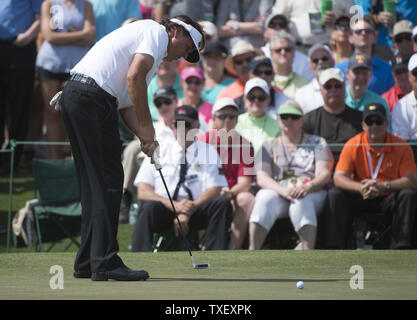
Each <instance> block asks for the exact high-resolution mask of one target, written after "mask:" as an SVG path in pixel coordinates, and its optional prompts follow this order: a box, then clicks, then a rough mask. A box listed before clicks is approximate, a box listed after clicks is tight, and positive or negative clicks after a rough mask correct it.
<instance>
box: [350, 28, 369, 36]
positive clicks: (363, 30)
mask: <svg viewBox="0 0 417 320" xmlns="http://www.w3.org/2000/svg"><path fill="white" fill-rule="evenodd" d="M353 32H354V33H356V34H358V35H359V34H361V33H362V32H365V34H371V33H374V30H372V29H369V28H366V29H356V30H353Z"/></svg>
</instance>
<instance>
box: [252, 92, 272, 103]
mask: <svg viewBox="0 0 417 320" xmlns="http://www.w3.org/2000/svg"><path fill="white" fill-rule="evenodd" d="M247 98H248V100H249V101H250V102H254V101H255V100H258V101H259V102H264V101H266V99H268V97H267V96H266V95H260V96H255V95H254V94H251V93H249V94H248V96H247Z"/></svg>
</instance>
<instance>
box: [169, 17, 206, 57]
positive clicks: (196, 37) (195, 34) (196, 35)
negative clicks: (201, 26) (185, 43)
mask: <svg viewBox="0 0 417 320" xmlns="http://www.w3.org/2000/svg"><path fill="white" fill-rule="evenodd" d="M169 21H171V22H174V23H176V24H179V25H180V26H182V27H184V29H185V30H187V32H188V33H189V34H190V37H191V39H192V40H193V42H194V46H195V50H194V51H193V52H191V53H190V54H189V55H188V57H187V58H185V60H187V61H188V62H192V63H194V62H198V61H200V52H199V50H200V43H201V41H202V40H203V35H202V34H201V33H200V32H199V31H198V30H197V29H196V28H194V27H193V26H192V25H190V24H188V23H185V22H184V21H181V20H179V19H175V18H173V19H170V20H169Z"/></svg>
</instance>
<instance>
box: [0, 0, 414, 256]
mask: <svg viewBox="0 0 417 320" xmlns="http://www.w3.org/2000/svg"><path fill="white" fill-rule="evenodd" d="M325 4H326V5H327V7H325ZM329 4H330V6H329ZM179 14H184V15H188V16H189V17H191V18H192V19H194V20H195V21H199V23H200V24H201V26H202V28H203V30H204V32H205V39H206V46H205V49H204V51H202V54H201V60H200V62H199V63H189V62H187V61H164V62H163V63H162V64H160V65H159V67H158V69H157V71H156V75H155V76H154V78H153V79H152V80H151V81H150V84H149V87H148V91H147V94H148V104H149V108H150V111H151V116H152V119H153V121H154V127H155V132H156V139H157V140H158V141H159V143H160V157H161V163H162V165H163V169H162V170H163V172H164V174H165V176H166V178H167V181H168V186H169V190H170V192H172V196H173V198H174V202H175V204H176V209H177V212H178V214H179V218H180V220H181V222H182V225H183V226H184V230H185V231H186V232H187V233H188V234H194V233H195V234H196V236H197V239H198V242H199V246H200V248H202V249H207V250H209V249H246V248H248V249H251V250H254V249H261V248H263V247H264V246H265V242H266V239H267V236H268V233H269V232H270V231H271V230H275V229H274V228H273V226H274V225H275V224H277V223H278V224H279V223H280V221H281V220H282V219H283V218H287V217H288V218H289V219H290V221H291V224H292V226H293V229H294V231H295V232H296V236H297V244H296V246H295V249H314V248H316V247H321V248H342V249H343V248H355V247H356V248H362V247H363V243H364V242H363V241H362V240H363V239H359V240H358V239H356V240H357V241H356V242H355V241H353V240H352V237H353V235H358V234H360V235H361V237H364V231H367V229H366V228H367V226H366V221H361V219H362V218H363V217H362V216H361V213H362V212H374V213H375V212H383V213H384V214H385V215H388V216H389V217H390V219H391V223H392V239H391V243H390V247H391V248H393V249H399V248H416V247H417V218H416V215H417V169H416V159H415V158H414V154H413V149H412V147H413V148H414V150H415V149H416V148H417V146H416V145H415V143H416V142H417V2H415V1H412V0H396V1H382V0H377V1H371V0H361V1H360V0H349V1H346V0H333V1H321V0H314V1H310V0H291V1H290V0H169V1H167V0H22V1H18V2H16V1H13V0H3V1H1V3H0V125H1V130H0V147H1V148H3V149H7V148H9V147H10V141H11V140H17V141H25V140H26V141H36V140H45V141H48V142H64V141H66V139H67V137H66V133H65V128H64V126H63V123H62V119H61V114H60V111H57V110H55V109H52V108H50V107H49V101H50V100H51V98H52V97H53V96H54V95H55V94H56V93H57V92H58V91H60V90H61V88H62V87H63V86H64V85H65V83H66V81H68V79H69V77H70V70H71V69H72V68H73V67H74V66H75V64H76V63H77V62H78V61H79V60H80V59H81V58H82V57H83V55H85V54H86V52H87V51H88V50H89V48H90V47H91V46H93V45H94V44H95V43H96V42H98V41H100V39H101V38H103V37H105V36H106V35H107V34H109V33H110V32H112V31H113V30H115V29H117V28H119V27H123V26H125V25H126V24H129V23H135V21H137V20H141V19H154V20H155V21H157V22H160V21H161V20H162V18H163V17H165V16H169V17H174V16H176V15H179ZM139 116H140V115H139ZM126 130H127V129H126V127H125V126H124V124H123V121H122V120H120V136H121V139H122V140H123V142H124V143H125V149H124V152H123V158H122V159H121V161H122V164H123V168H124V172H125V180H124V185H123V188H124V192H123V198H122V203H121V209H120V223H128V222H129V212H130V211H131V210H130V209H131V207H132V204H133V203H134V202H136V201H140V210H139V213H138V217H137V220H136V222H135V229H134V232H133V235H132V250H133V251H150V250H152V248H153V246H154V243H153V239H154V238H153V234H154V233H163V232H165V231H166V230H167V229H172V228H174V231H175V235H177V236H178V232H179V228H178V225H177V222H176V220H175V219H173V217H172V215H171V214H172V209H171V207H170V204H169V202H168V201H167V195H166V193H165V191H164V188H163V187H162V186H161V180H160V179H159V178H158V175H157V172H156V170H155V168H153V166H152V165H151V162H150V160H149V159H148V158H147V157H146V156H144V154H143V153H141V146H140V141H139V140H138V139H137V138H135V137H134V136H133V135H131V134H130V133H129V132H127V133H126ZM413 140H415V141H413ZM68 156H71V153H70V150H69V148H65V147H63V146H55V145H53V144H51V145H48V148H47V149H46V150H45V149H42V148H40V147H36V146H33V145H28V146H25V147H23V146H22V145H20V146H18V147H17V149H16V152H15V156H14V161H15V163H14V165H15V167H16V168H18V167H19V166H21V165H23V164H24V163H25V161H28V160H31V159H32V158H33V157H47V158H51V159H59V158H64V157H68ZM9 171H10V160H9V158H8V154H7V153H0V174H7V173H8V172H9ZM178 180H179V181H178ZM354 221H356V224H354V223H353V222H354ZM357 221H361V223H357ZM321 222H322V226H320V223H321ZM358 225H361V228H359V227H357V226H358ZM320 227H321V228H320ZM356 227H357V228H356ZM355 228H356V229H357V230H352V229H355ZM359 229H360V230H359ZM318 231H322V234H318ZM353 231H357V232H353ZM359 231H360V232H359ZM318 237H321V238H320V240H321V241H320V244H319V245H318V244H317V241H316V239H317V238H318Z"/></svg>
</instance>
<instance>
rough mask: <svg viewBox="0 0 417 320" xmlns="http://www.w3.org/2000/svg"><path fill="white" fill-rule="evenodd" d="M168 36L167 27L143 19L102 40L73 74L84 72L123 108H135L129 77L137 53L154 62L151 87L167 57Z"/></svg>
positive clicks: (147, 78)
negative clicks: (128, 84) (128, 87)
mask: <svg viewBox="0 0 417 320" xmlns="http://www.w3.org/2000/svg"><path fill="white" fill-rule="evenodd" d="M167 47H168V34H167V32H166V30H165V27H164V26H162V25H161V24H159V23H157V22H155V21H154V20H140V21H136V22H133V23H130V24H127V25H125V26H123V27H121V28H119V29H116V30H114V31H113V32H111V33H109V34H108V35H106V36H105V37H103V38H102V39H101V40H100V41H98V42H97V43H96V44H95V45H94V46H93V47H92V48H91V49H90V51H88V52H87V54H86V55H85V56H84V57H83V58H82V59H81V61H80V62H79V63H78V64H77V65H76V66H75V67H74V68H73V69H72V70H71V72H70V73H71V74H74V73H81V74H83V75H85V76H88V77H91V78H93V79H94V80H95V81H96V82H97V84H98V85H99V86H100V87H101V88H102V89H104V90H105V91H106V92H108V93H110V94H111V95H112V96H114V97H116V98H117V103H118V107H119V108H125V107H130V106H132V100H131V99H130V96H129V92H128V90H127V84H126V76H127V72H128V69H129V66H130V64H131V63H132V61H133V57H134V55H135V54H137V53H144V54H148V55H150V56H152V57H153V59H154V63H153V65H152V68H151V70H149V72H148V74H147V75H146V83H147V85H149V83H150V81H151V79H152V77H153V76H154V74H155V71H156V69H157V68H158V66H159V65H160V64H161V62H162V59H163V58H165V57H166V56H167Z"/></svg>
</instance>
